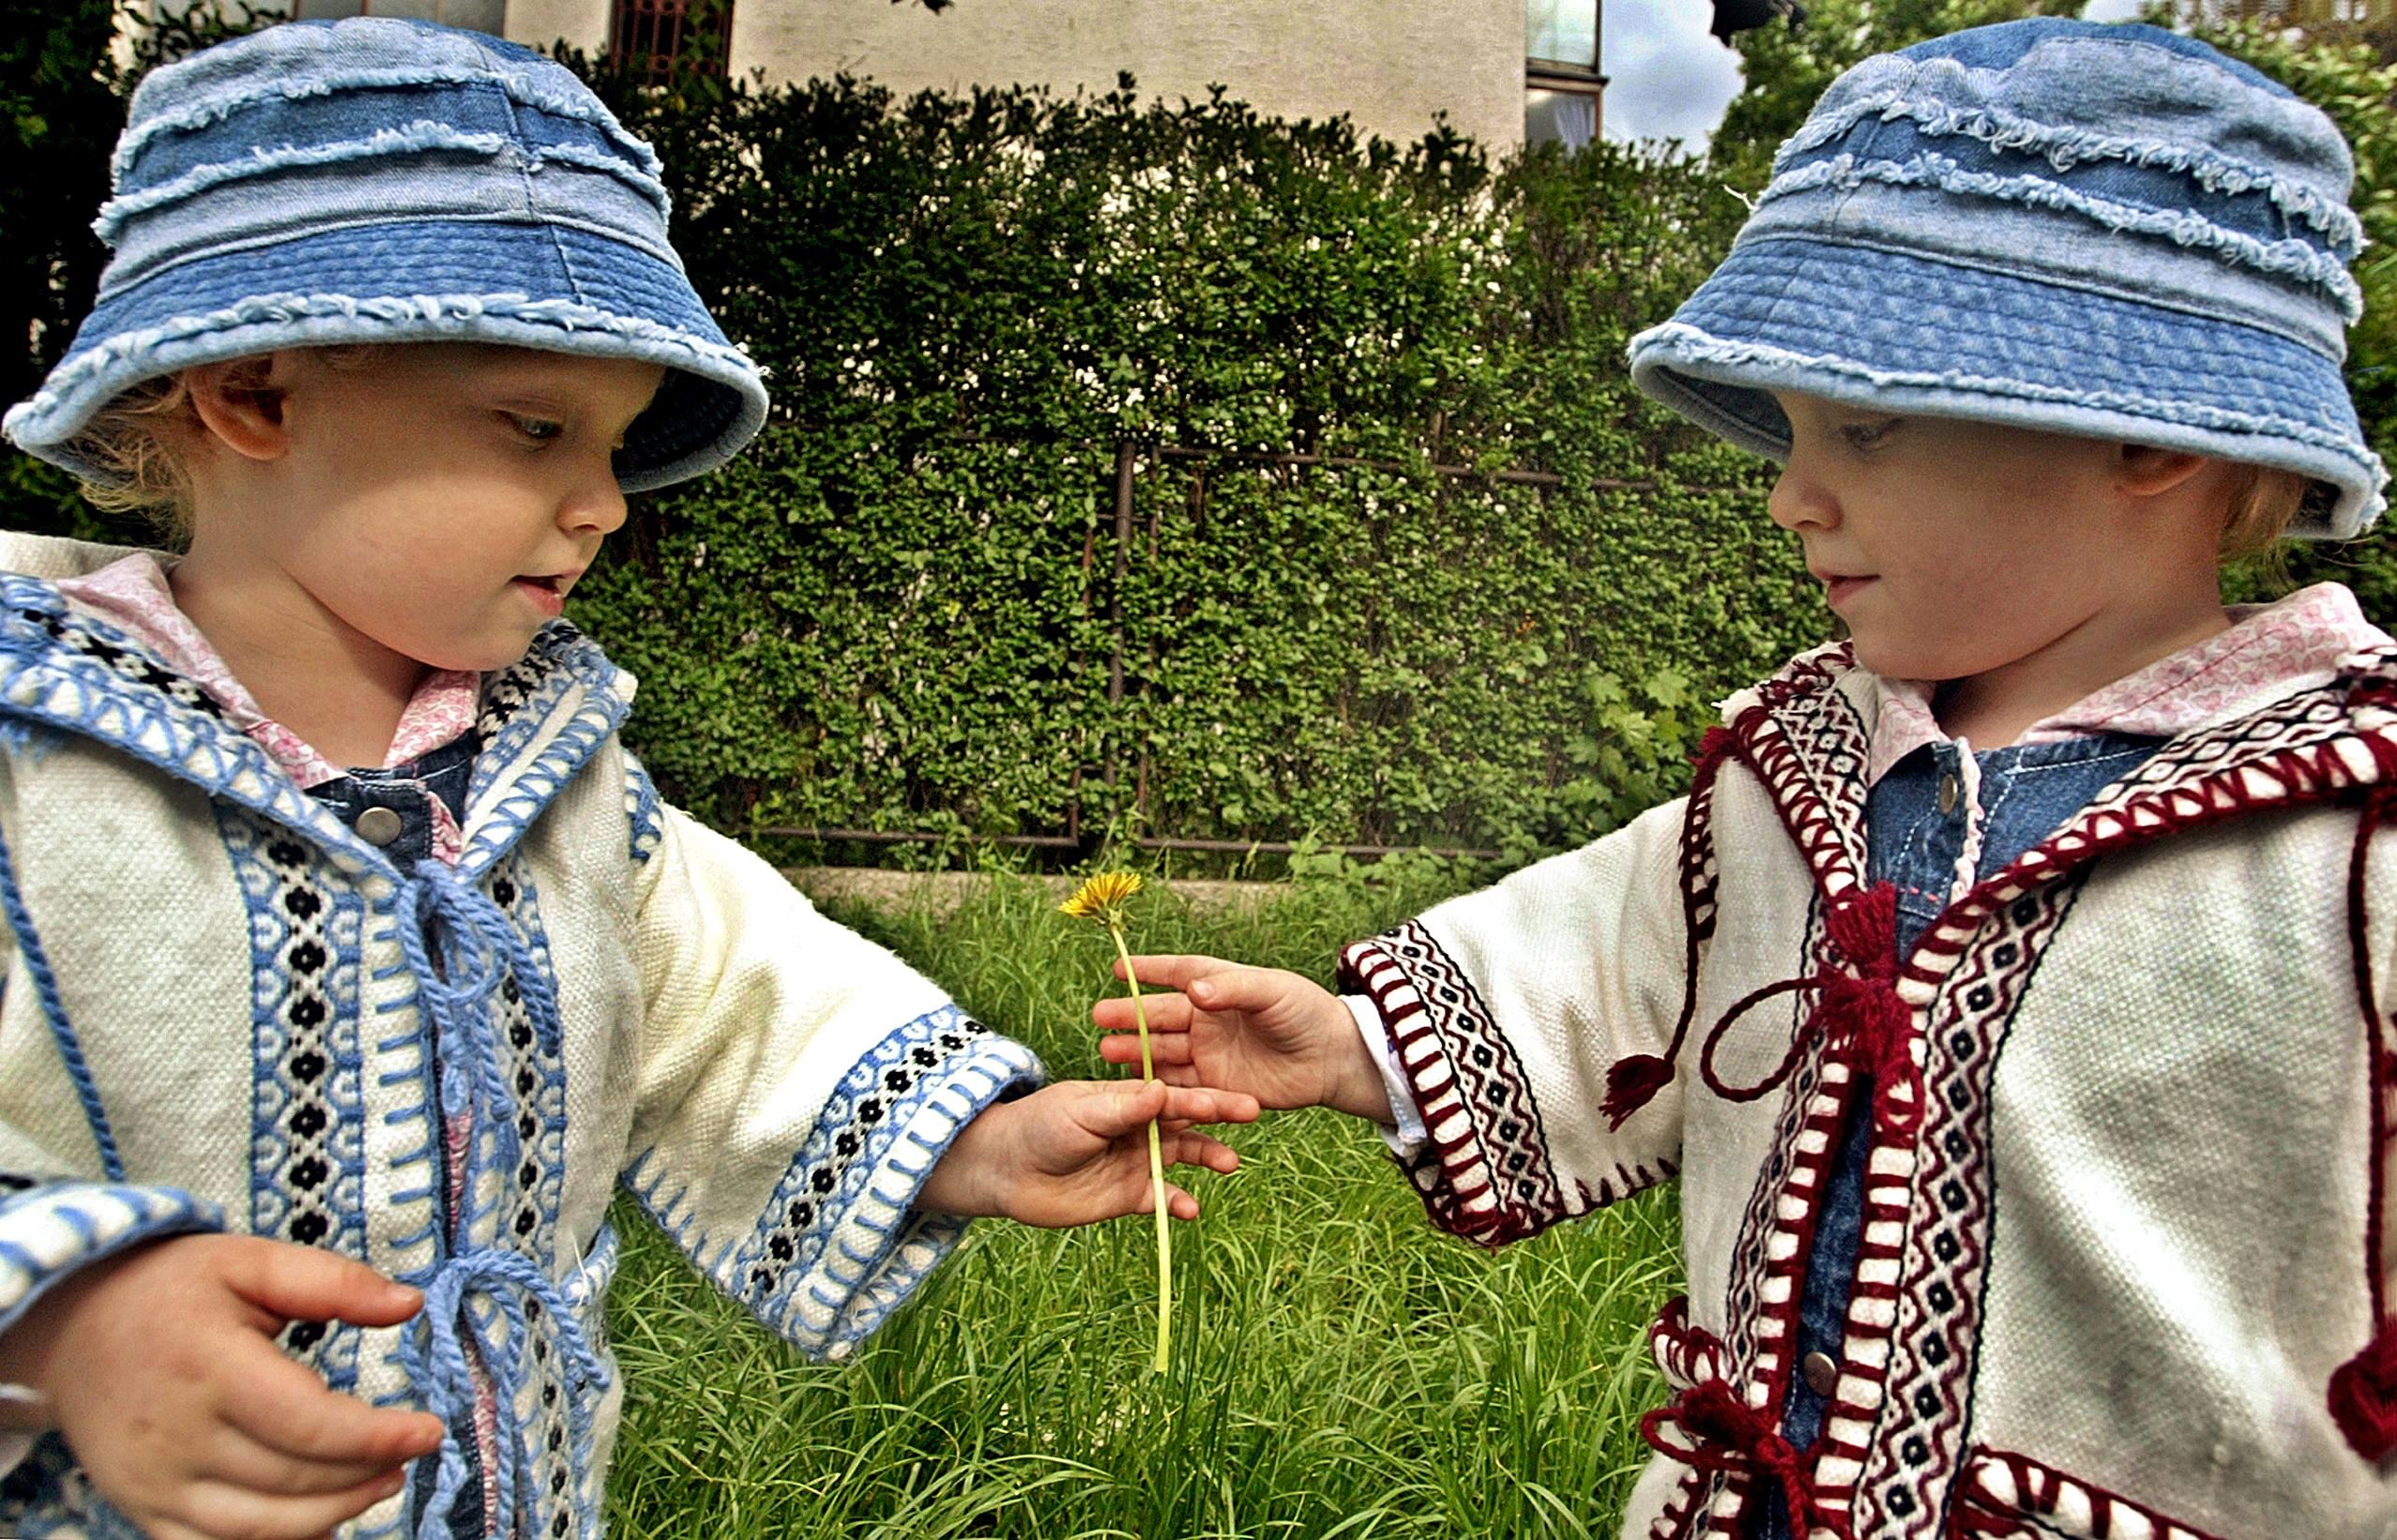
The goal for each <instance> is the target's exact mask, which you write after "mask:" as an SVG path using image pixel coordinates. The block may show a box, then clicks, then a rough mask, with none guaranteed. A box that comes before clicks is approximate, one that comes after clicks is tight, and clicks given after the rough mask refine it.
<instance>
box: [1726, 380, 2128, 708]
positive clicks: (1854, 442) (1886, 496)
mask: <svg viewBox="0 0 2397 1540" xmlns="http://www.w3.org/2000/svg"><path fill="white" fill-rule="evenodd" d="M1774 400H1778V401H1780V402H1781V405H1782V410H1783V412H1784V413H1786V414H1787V415H1788V416H1789V422H1790V445H1791V449H1790V458H1789V463H1788V465H1787V466H1786V467H1785V468H1784V469H1783V472H1782V476H1781V479H1780V480H1779V481H1778V482H1776V483H1775V484H1774V487H1773V491H1772V496H1771V499H1770V501H1769V503H1768V504H1767V506H1768V507H1769V509H1770V511H1771V513H1772V517H1773V521H1774V522H1776V523H1778V524H1780V525H1781V526H1782V527H1783V528H1784V529H1787V530H1789V531H1790V532H1791V533H1793V534H1795V535H1796V536H1798V539H1799V541H1800V542H1801V543H1802V544H1803V545H1804V547H1805V551H1806V566H1807V570H1808V571H1810V572H1812V573H1813V575H1814V576H1815V578H1816V579H1818V580H1819V581H1822V583H1823V585H1824V596H1825V598H1826V599H1827V601H1828V603H1829V605H1830V607H1831V609H1832V610H1833V611H1836V612H1837V613H1838V614H1839V616H1840V618H1841V619H1842V620H1843V621H1845V622H1846V623H1847V627H1848V631H1849V634H1850V636H1851V637H1852V638H1853V639H1854V641H1855V643H1856V652H1857V658H1858V661H1859V662H1860V663H1862V664H1863V665H1864V666H1865V667H1867V668H1869V669H1872V670H1873V671H1874V672H1876V673H1880V674H1882V675H1885V676H1887V677H1889V678H1896V679H1927V680H1948V679H1963V678H1969V677H1971V676H1972V675H1975V674H1980V673H1985V672H1990V671H1991V670H1994V669H1999V668H2003V667H2006V666H2007V665H2009V664H2012V663H2017V662H2020V661H2022V660H2024V659H2025V658H2028V657H2032V656H2034V655H2036V654H2039V653H2040V652H2042V651H2044V650H2046V649H2047V648H2049V647H2051V646H2053V645H2054V644H2056V642H2058V641H2059V640H2061V639H2063V638H2065V637H2067V636H2069V635H2071V634H2072V633H2073V632H2074V631H2076V630H2078V629H2080V628H2081V627H2084V626H2086V625H2088V624H2089V623H2090V622H2091V621H2093V620H2096V619H2098V618H2099V617H2101V615H2104V614H2106V613H2107V612H2108V611H2110V610H2113V609H2115V608H2116V606H2118V605H2119V604H2120V603H2121V602H2122V601H2123V600H2124V599H2125V597H2126V596H2132V595H2133V594H2134V593H2135V592H2136V589H2135V585H2136V584H2137V582H2138V581H2139V580H2140V578H2141V576H2142V575H2143V574H2144V573H2145V572H2146V571H2147V567H2146V566H2145V565H2144V564H2145V563H2146V562H2147V556H2146V553H2145V552H2146V549H2147V542H2150V541H2152V539H2153V534H2152V532H2151V531H2147V530H2144V529H2142V528H2141V527H2139V526H2138V524H2137V521H2136V519H2135V518H2134V517H2133V514H2132V510H2131V509H2130V508H2128V507H2127V506H2126V500H2125V499H2124V498H2123V497H2122V496H2120V495H2119V493H2118V491H2117V486H2118V481H2119V476H2120V474H2121V470H2122V466H2123V454H2124V449H2123V446H2122V445H2117V444H2113V443H2108V442H2105V441H2101V440H2097V439H2085V438H2071V437H2067V436H2065V435H2063V434H2060V433H2047V432H2039V431H2034V430H2028V429H2019V428H2004V427H1998V426H1995V425H1992V424H1987V423H1975V422H1965V421H1960V420H1957V419H1954V418H1947V417H1919V416H1893V415H1890V414H1889V413H1887V412H1879V411H1874V410H1871V409H1869V408H1861V407H1854V406H1847V405H1843V404H1840V403H1837V402H1833V401H1828V400H1823V399H1821V398H1819V397H1813V396H1800V395H1796V394H1789V393H1783V392H1780V391H1776V392H1775V393H1774Z"/></svg>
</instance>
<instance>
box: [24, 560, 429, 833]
mask: <svg viewBox="0 0 2397 1540" xmlns="http://www.w3.org/2000/svg"><path fill="white" fill-rule="evenodd" d="M79 642H84V643H88V642H99V644H100V645H101V646H102V647H103V648H104V649H106V652H107V653H108V654H110V655H114V657H115V658H116V659H117V662H116V663H115V664H114V665H113V664H112V663H111V662H110V661H108V660H106V659H105V658H96V657H91V656H87V651H86V650H85V649H84V648H83V647H79V645H78V643H79ZM125 659H131V660H132V661H133V662H135V663H137V664H139V665H140V666H141V667H142V668H144V669H155V670H156V671H158V672H160V673H163V674H164V676H165V678H166V679H167V680H168V681H171V682H172V683H173V685H178V686H181V687H182V688H174V687H170V686H169V685H155V684H153V682H151V681H149V680H146V679H143V678H138V677H129V675H128V673H127V672H125V669H124V667H123V662H124V660H125ZM187 689H188V690H189V691H190V693H191V696H193V697H197V699H191V698H187V696H186V694H185V693H184V692H185V690H187ZM0 716H8V717H16V718H19V719H24V720H31V721H33V722H36V723H39V724H42V725H46V726H49V727H52V728H54V729H57V730H60V731H63V732H69V733H76V734H81V735H83V736H85V737H90V738H95V739H98V740H99V741H100V742H102V743H105V744H107V745H109V746H110V747H113V748H114V749H116V750H117V751H119V752H120V753H123V754H125V755H127V756H129V757H130V758H132V759H135V760H139V761H140V762H143V763H144V764H148V765H151V766H153V767H155V768H157V769H159V770H163V771H165V772H166V773H167V774H169V775H171V776H174V778H177V779H178V780H183V781H188V782H190V784H192V785H195V786H198V787H199V788H200V789H201V790H203V791H205V792H206V793H209V794H210V795H212V796H215V797H219V798H221V799H222V800H224V801H227V802H232V803H236V804H238V805H240V806H242V807H244V808H249V809H250V810H251V811H252V812H255V813H257V814H259V815H260V816H261V817H263V818H267V819H271V820H272V821H274V822H275V823H281V824H283V825H284V826H286V827H288V828H292V829H296V830H298V831H299V832H301V833H304V834H306V835H307V836H308V837H309V838H311V839H313V840H314V841H316V842H317V843H318V844H319V845H321V846H323V847H324V848H326V850H329V851H335V852H338V853H341V854H342V855H345V856H347V857H349V858H350V860H352V861H353V862H355V863H356V864H357V866H359V867H361V868H365V869H366V870H368V871H372V872H377V873H380V874H382V875H385V876H388V877H391V878H394V879H396V878H397V877H398V876H399V872H398V870H397V868H394V867H393V866H392V865H391V863H390V862H389V860H387V858H386V857H385V856H384V854H383V853H382V852H381V851H379V850H377V849H375V848H374V847H373V846H372V845H370V844H368V843H367V842H366V841H365V840H363V839H360V838H357V836H356V835H355V834H353V833H351V832H350V830H349V829H348V828H347V827H346V826H344V825H343V824H342V823H341V820H340V819H339V818H337V817H335V816H334V815H333V813H332V812H331V811H330V810H329V809H327V808H326V807H325V806H324V805H323V804H321V803H319V802H318V801H317V800H316V799H315V798H313V797H311V796H310V795H309V794H308V793H305V792H303V791H301V790H300V789H299V788H298V787H297V786H296V785H294V784H293V783H292V778H290V777H289V776H287V775H285V774H284V773H283V771H282V769H281V766H279V765H277V764H276V763H275V762H274V758H273V756H271V755H269V754H268V753H267V752H266V751H265V749H264V748H262V747H259V746H258V745H257V744H256V743H254V742H252V741H251V740H250V739H249V738H248V737H246V736H244V735H243V734H241V733H239V732H235V731H234V730H233V729H232V728H231V727H230V726H228V725H227V724H226V723H225V721H224V719H223V718H222V717H220V715H219V714H218V712H217V710H216V707H215V705H214V703H213V702H208V701H207V700H206V698H205V695H200V693H199V690H198V687H197V686H192V685H190V683H189V682H188V681H185V680H182V679H181V677H180V676H179V675H175V674H174V673H172V672H169V671H167V670H166V666H165V664H164V663H163V662H162V661H160V660H159V658H158V657H157V655H156V654H154V653H152V652H150V651H149V650H148V649H147V648H144V646H142V644H141V643H139V642H135V641H134V640H133V639H132V638H130V637H129V636H127V635H126V634H125V633H124V632H123V631H121V630H118V629H117V628H116V627H113V626H110V625H108V624H107V623H106V622H104V621H99V620H94V619H92V618H91V617H89V616H85V615H81V614H73V613H69V612H68V610H67V607H66V601H65V600H64V599H63V598H61V597H60V596H59V594H58V591H57V590H56V589H55V588H53V587H52V586H51V585H50V584H49V583H46V582H43V581H40V580H39V579H38V578H26V577H21V576H19V575H17V574H14V573H8V574H0Z"/></svg>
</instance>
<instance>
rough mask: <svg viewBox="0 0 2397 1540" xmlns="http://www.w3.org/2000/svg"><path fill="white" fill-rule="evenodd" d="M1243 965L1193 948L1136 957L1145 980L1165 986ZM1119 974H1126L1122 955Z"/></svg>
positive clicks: (1144, 982)
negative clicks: (1192, 951)
mask: <svg viewBox="0 0 2397 1540" xmlns="http://www.w3.org/2000/svg"><path fill="white" fill-rule="evenodd" d="M1239 966H1240V965H1239V964H1238V963H1236V962H1226V961H1224V960H1223V959H1221V958H1210V957H1202V956H1200V955H1198V954H1196V953H1191V952H1182V953H1173V954H1159V955H1149V956H1137V957H1134V958H1133V959H1132V972H1133V973H1135V974H1139V975H1140V981H1141V984H1142V985H1143V986H1144V987H1145V986H1149V985H1154V986H1156V987H1157V988H1158V989H1185V988H1187V987H1188V986H1189V984H1190V982H1191V980H1192V979H1194V978H1204V977H1206V975H1207V974H1220V973H1221V972H1222V971H1223V970H1224V969H1226V968H1237V967H1239ZM1115 976H1116V977H1117V978H1121V977H1123V976H1124V959H1121V958H1117V959H1115Z"/></svg>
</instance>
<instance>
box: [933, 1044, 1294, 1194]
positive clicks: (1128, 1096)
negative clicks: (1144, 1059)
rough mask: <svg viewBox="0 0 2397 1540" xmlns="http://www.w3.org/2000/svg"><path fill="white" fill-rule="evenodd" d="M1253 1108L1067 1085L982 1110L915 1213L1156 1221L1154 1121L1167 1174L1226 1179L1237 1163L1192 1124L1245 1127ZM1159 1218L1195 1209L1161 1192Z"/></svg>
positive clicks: (1164, 1093) (1164, 1089) (1156, 1089)
mask: <svg viewBox="0 0 2397 1540" xmlns="http://www.w3.org/2000/svg"><path fill="white" fill-rule="evenodd" d="M1256 1115H1257V1103H1256V1098H1255V1097H1253V1096H1245V1095H1234V1094H1232V1093H1229V1092H1223V1091H1208V1090H1201V1089H1194V1088H1189V1087H1176V1086H1169V1085H1166V1084H1165V1083H1163V1082H1162V1081H1159V1080H1150V1081H1147V1082H1145V1083H1140V1082H1127V1081H1122V1080H1066V1081H1061V1082H1059V1083H1058V1084H1055V1085H1052V1086H1047V1087H1044V1088H1043V1089H1041V1090H1039V1091H1036V1092H1034V1093H1033V1094H1032V1095H1028V1096H1025V1097H1023V1098H1021V1099H1020V1100H1017V1101H1011V1102H1001V1103H998V1104H997V1105H995V1106H993V1107H989V1108H986V1109H984V1110H983V1111H982V1113H981V1115H980V1116H979V1117H977V1118H976V1119H975V1120H974V1121H973V1122H971V1123H969V1124H967V1125H965V1127H964V1128H963V1131H961V1132H960V1133H959V1134H958V1136H957V1138H956V1139H955V1140H953V1141H952V1142H951V1143H950V1144H949V1147H948V1153H947V1154H945V1155H942V1157H941V1161H940V1164H939V1165H937V1166H935V1167H933V1173H932V1175H931V1176H930V1177H928V1178H926V1179H925V1182H924V1185H923V1188H922V1189H921V1190H920V1191H919V1192H918V1194H917V1197H916V1206H917V1207H918V1208H923V1209H930V1210H933V1211H934V1212H937V1213H943V1214H969V1215H976V1214H987V1215H1005V1216H1006V1217H1008V1218H1010V1219H1016V1220H1020V1221H1022V1222H1023V1223H1024V1224H1027V1225H1039V1226H1041V1227H1043V1228H1045V1229H1051V1230H1055V1229H1063V1228H1064V1227H1066V1226H1069V1225H1087V1224H1094V1223H1096V1222H1098V1221H1099V1220H1101V1219H1113V1218H1116V1217H1118V1216H1120V1215H1127V1214H1148V1213H1153V1212H1154V1211H1155V1200H1154V1199H1153V1198H1152V1196H1151V1191H1150V1187H1149V1182H1148V1134H1147V1127H1148V1123H1149V1120H1150V1119H1152V1118H1156V1119H1161V1120H1162V1121H1161V1127H1160V1134H1161V1148H1162V1150H1163V1152H1164V1157H1165V1164H1167V1165H1168V1166H1204V1167H1206V1169H1207V1170H1213V1171H1230V1170H1235V1169H1236V1168H1237V1167H1238V1165H1239V1164H1240V1157H1239V1156H1238V1155H1235V1154H1234V1153H1233V1152H1232V1150H1231V1149H1230V1148H1229V1147H1228V1146H1226V1145H1225V1144H1223V1143H1222V1142H1221V1140H1214V1139H1210V1138H1208V1137H1207V1136H1206V1135H1205V1134H1201V1133H1196V1132H1193V1131H1192V1130H1191V1124H1193V1123H1249V1122H1252V1121H1253V1120H1254V1119H1255V1117H1256ZM1165 1194H1166V1212H1167V1213H1168V1214H1171V1215H1173V1216H1174V1217H1175V1218H1176V1219H1195V1218H1197V1217H1198V1212H1199V1210H1198V1200H1196V1199H1194V1198H1192V1197H1191V1195H1190V1194H1189V1193H1187V1192H1185V1191H1183V1190H1182V1189H1181V1188H1180V1187H1177V1186H1174V1185H1170V1184H1169V1185H1167V1186H1166V1189H1165Z"/></svg>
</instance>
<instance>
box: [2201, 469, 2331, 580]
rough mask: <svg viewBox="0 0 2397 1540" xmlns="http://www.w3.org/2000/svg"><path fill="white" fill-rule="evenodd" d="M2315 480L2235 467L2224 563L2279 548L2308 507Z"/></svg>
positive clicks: (2226, 520) (2225, 526)
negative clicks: (2303, 509) (2301, 510)
mask: <svg viewBox="0 0 2397 1540" xmlns="http://www.w3.org/2000/svg"><path fill="white" fill-rule="evenodd" d="M2313 487H2314V482H2313V479H2312V478H2311V477H2308V476H2299V475H2298V474H2297V473H2296V472H2295V471H2282V470H2275V469H2274V468H2272V467H2271V466H2269V465H2249V464H2244V463H2234V464H2233V465H2232V466H2231V477H2230V489H2229V490H2230V509H2229V512H2228V513H2227V514H2226V515H2225V517H2224V518H2223V542H2222V559H2223V561H2225V562H2236V561H2239V560H2242V559H2243V558H2246V557H2249V556H2260V555H2262V554H2264V553H2265V552H2266V551H2270V550H2271V549H2272V548H2273V547H2275V546H2277V545H2279V544H2280V543H2281V541H2282V540H2283V538H2285V537H2286V536H2287V535H2288V532H2289V525H2290V523H2291V522H2292V521H2295V520H2296V518H2297V516H2298V511H2299V510H2300V509H2301V508H2303V507H2304V506H2305V500H2306V497H2307V495H2308V493H2309V492H2310V491H2312V490H2313Z"/></svg>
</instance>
